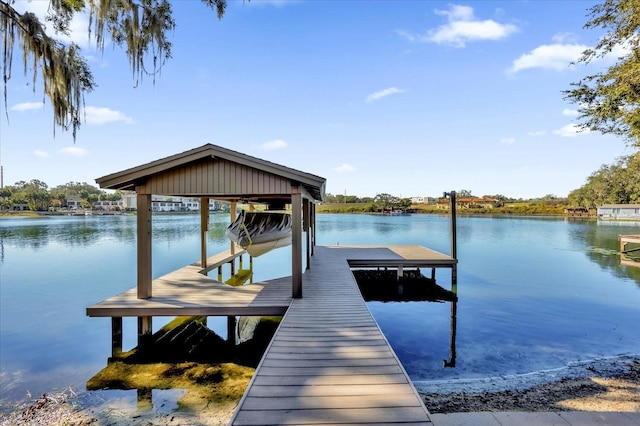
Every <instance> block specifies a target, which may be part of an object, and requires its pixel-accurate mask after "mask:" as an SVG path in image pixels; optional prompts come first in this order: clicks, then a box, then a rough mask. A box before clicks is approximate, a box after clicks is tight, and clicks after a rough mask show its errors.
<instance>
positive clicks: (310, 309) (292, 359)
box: [231, 246, 455, 425]
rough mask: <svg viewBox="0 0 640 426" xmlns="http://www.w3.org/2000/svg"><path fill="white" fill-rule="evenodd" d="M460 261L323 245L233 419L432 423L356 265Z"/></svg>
mask: <svg viewBox="0 0 640 426" xmlns="http://www.w3.org/2000/svg"><path fill="white" fill-rule="evenodd" d="M350 264H351V266H353V264H357V265H358V266H361V267H364V266H378V265H382V266H388V267H391V266H396V267H397V266H400V265H407V266H416V267H420V266H422V267H451V268H454V267H455V260H453V259H452V258H450V257H448V256H446V255H443V254H441V253H437V252H434V251H432V250H429V249H426V248H424V247H421V246H388V247H385V246H334V247H317V248H316V254H315V256H314V258H313V263H312V267H311V269H310V270H308V271H306V272H305V274H304V291H303V298H302V299H295V300H294V301H293V302H292V304H291V307H290V308H289V310H288V311H287V314H286V315H285V317H284V319H283V321H282V323H281V324H280V327H279V328H278V331H277V332H276V334H275V336H274V338H273V340H272V342H271V345H270V346H269V348H268V349H267V351H266V353H265V355H264V357H263V359H262V361H261V363H260V365H259V366H258V368H257V370H256V373H255V375H254V377H253V379H252V381H251V383H250V385H249V388H248V389H247V391H246V392H245V394H244V397H243V399H242V401H241V402H240V404H239V406H238V408H237V410H236V412H235V414H234V417H233V419H232V421H231V423H232V424H234V425H259V424H327V423H331V424H355V423H358V424H384V423H405V424H429V423H430V419H429V413H428V411H427V409H426V408H425V406H424V404H423V403H422V401H421V399H420V396H419V395H418V393H417V392H416V390H415V388H414V387H413V384H412V383H411V380H410V379H409V377H408V376H407V374H406V372H405V370H404V368H403V367H402V364H401V363H400V362H399V361H398V358H397V357H396V355H395V353H394V352H393V350H392V349H391V347H390V346H389V344H388V342H387V340H386V339H385V337H384V335H383V333H382V332H381V331H380V329H379V327H378V325H377V323H376V322H375V320H374V319H373V317H372V316H371V314H370V312H369V310H368V308H367V306H366V304H365V302H364V300H363V299H362V296H361V295H360V291H359V290H358V286H357V284H356V282H355V279H354V277H353V274H352V273H351V270H350V266H349V265H350Z"/></svg>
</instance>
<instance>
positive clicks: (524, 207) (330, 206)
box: [316, 198, 567, 216]
mask: <svg viewBox="0 0 640 426" xmlns="http://www.w3.org/2000/svg"><path fill="white" fill-rule="evenodd" d="M566 208H567V203H566V198H563V199H558V198H556V199H554V200H548V201H536V200H532V201H525V202H513V203H505V204H504V205H502V206H500V207H484V208H473V209H468V208H466V209H459V210H457V212H458V213H459V214H512V215H545V216H546V215H548V216H555V215H562V214H564V210H565V209H566ZM316 211H317V212H318V213H380V211H379V210H378V211H377V210H372V209H371V208H370V204H369V203H322V204H319V205H318V206H317V207H316ZM403 211H404V212H406V213H414V214H449V210H448V209H443V208H442V207H438V206H436V205H427V204H411V205H410V206H409V207H407V208H406V209H404V210H403Z"/></svg>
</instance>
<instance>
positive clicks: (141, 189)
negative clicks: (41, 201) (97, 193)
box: [96, 144, 326, 202]
mask: <svg viewBox="0 0 640 426" xmlns="http://www.w3.org/2000/svg"><path fill="white" fill-rule="evenodd" d="M325 182H326V179H325V178H322V177H320V176H316V175H313V174H310V173H305V172H302V171H299V170H295V169H292V168H290V167H285V166H282V165H280V164H276V163H272V162H270V161H266V160H262V159H260V158H256V157H252V156H250V155H246V154H242V153H240V152H237V151H233V150H230V149H227V148H223V147H221V146H217V145H213V144H206V145H203V146H201V147H199V148H194V149H191V150H189V151H185V152H183V153H180V154H176V155H172V156H169V157H166V158H162V159H159V160H156V161H152V162H150V163H147V164H143V165H141V166H137V167H133V168H130V169H127V170H123V171H121V172H116V173H112V174H110V175H106V176H103V177H100V178H97V179H96V183H98V185H100V188H103V189H119V190H129V191H136V192H137V193H138V194H157V195H172V196H187V197H209V198H213V199H218V200H228V201H235V200H243V201H255V202H269V201H273V200H276V201H284V202H287V201H288V200H289V199H290V196H291V194H292V191H295V189H294V188H295V187H298V188H300V189H301V190H302V192H303V196H304V197H305V198H308V199H309V200H311V201H313V202H320V201H322V200H324V197H325Z"/></svg>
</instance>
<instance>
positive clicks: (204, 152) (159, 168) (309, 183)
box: [96, 144, 326, 201]
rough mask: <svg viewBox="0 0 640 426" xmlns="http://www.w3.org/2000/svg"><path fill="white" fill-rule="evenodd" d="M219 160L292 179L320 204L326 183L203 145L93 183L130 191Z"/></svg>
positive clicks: (258, 160)
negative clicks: (165, 174) (154, 177)
mask: <svg viewBox="0 0 640 426" xmlns="http://www.w3.org/2000/svg"><path fill="white" fill-rule="evenodd" d="M207 157H211V158H221V159H224V160H227V161H231V162H234V163H237V164H242V165H244V166H247V167H251V168H255V169H258V170H261V171H264V172H268V173H273V174H275V175H278V176H281V177H285V178H287V179H291V180H292V181H293V182H299V183H300V184H302V185H304V186H305V187H307V189H309V190H310V191H309V192H310V193H312V194H314V198H315V199H316V200H318V201H321V200H322V199H323V198H324V193H325V183H326V179H325V178H323V177H320V176H316V175H313V174H311V173H306V172H302V171H300V170H296V169H292V168H290V167H286V166H283V165H280V164H276V163H272V162H270V161H266V160H262V159H260V158H257V157H252V156H250V155H246V154H242V153H240V152H237V151H233V150H231V149H227V148H223V147H221V146H217V145H213V144H206V145H203V146H201V147H198V148H194V149H191V150H189V151H185V152H182V153H180V154H175V155H172V156H169V157H165V158H161V159H159V160H156V161H152V162H150V163H147V164H143V165H140V166H137V167H132V168H130V169H126V170H123V171H120V172H116V173H112V174H109V175H106V176H102V177H99V178H97V179H96V183H97V184H98V185H99V186H100V187H101V188H104V189H131V188H132V187H134V186H135V182H136V181H140V180H145V179H146V178H147V177H148V176H151V175H153V174H156V173H161V172H163V171H165V170H169V169H171V168H174V167H178V166H182V165H184V164H188V163H191V162H194V161H198V160H201V159H203V158H207Z"/></svg>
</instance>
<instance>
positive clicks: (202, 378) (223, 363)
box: [86, 316, 281, 413]
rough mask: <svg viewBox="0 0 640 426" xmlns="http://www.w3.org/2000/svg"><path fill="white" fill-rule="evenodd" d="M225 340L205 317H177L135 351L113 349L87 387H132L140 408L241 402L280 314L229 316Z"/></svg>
mask: <svg viewBox="0 0 640 426" xmlns="http://www.w3.org/2000/svg"><path fill="white" fill-rule="evenodd" d="M227 320H228V329H229V330H228V334H229V335H230V336H231V337H230V338H227V339H223V338H222V337H221V336H219V335H218V334H217V333H215V332H214V331H213V330H211V329H209V328H208V327H207V317H176V318H175V319H174V320H173V321H171V322H169V323H168V324H166V325H165V326H164V327H162V328H161V329H160V330H158V331H157V332H156V333H154V334H153V335H152V336H151V337H150V338H149V339H148V340H146V341H145V342H143V343H141V344H139V345H138V346H137V347H135V348H134V349H132V350H130V351H127V352H121V351H118V350H117V348H114V349H115V350H114V353H113V354H112V356H111V357H110V358H109V359H108V360H107V366H106V367H105V368H103V369H102V370H101V371H99V372H98V373H96V374H95V375H94V376H93V377H91V378H90V379H89V380H88V381H87V384H86V387H87V390H89V391H94V392H98V393H99V392H104V396H105V398H106V399H110V400H113V399H114V398H113V391H132V392H133V391H135V395H136V402H135V405H136V408H135V410H136V411H138V412H149V411H154V412H158V413H161V412H163V410H165V411H166V407H167V406H168V407H173V408H172V410H178V411H184V412H200V411H202V410H203V409H205V408H207V407H208V408H212V407H215V406H218V407H219V406H221V405H225V404H236V403H237V401H239V400H240V398H241V397H242V394H243V393H244V391H245V389H246V387H247V386H248V384H249V381H250V380H251V377H252V376H253V373H254V371H255V368H256V367H257V365H258V363H259V362H260V359H261V358H262V356H263V354H264V351H265V350H266V348H267V346H268V344H269V342H270V341H271V339H272V337H273V334H274V333H275V331H276V328H277V327H278V324H279V322H280V320H281V318H280V317H233V316H232V317H228V318H227Z"/></svg>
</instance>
